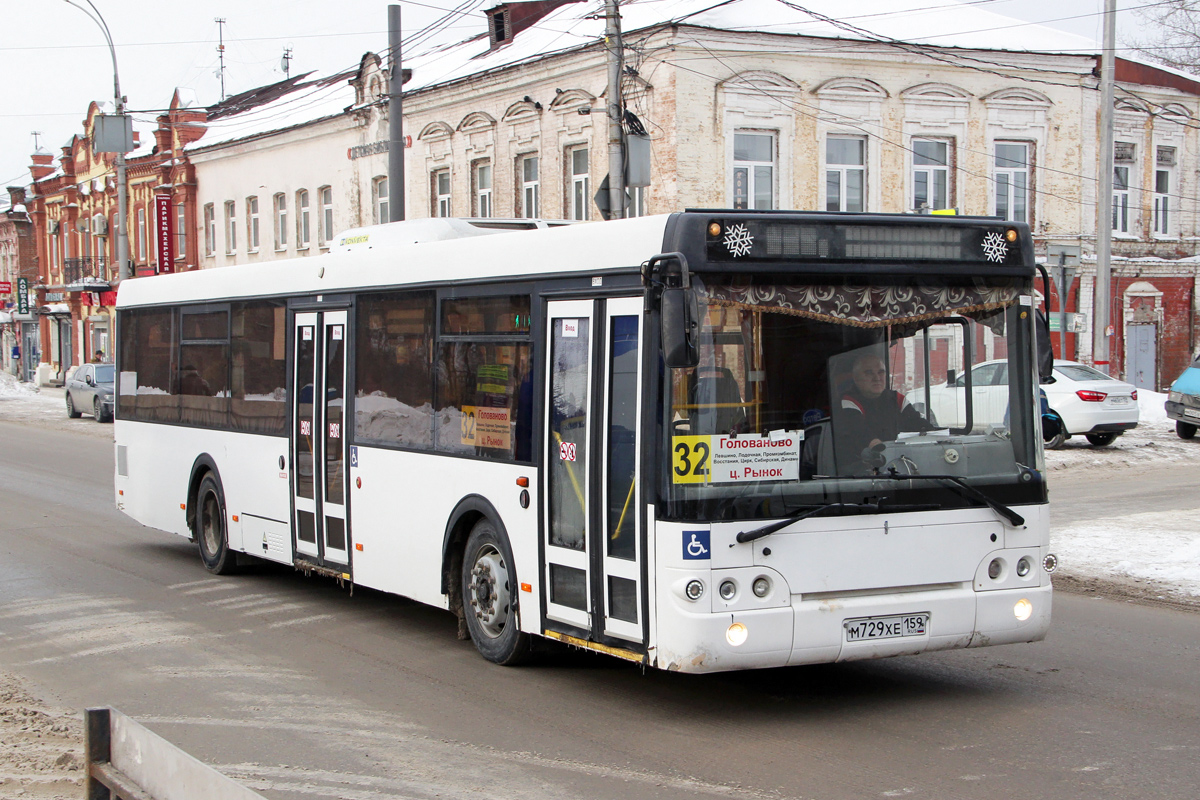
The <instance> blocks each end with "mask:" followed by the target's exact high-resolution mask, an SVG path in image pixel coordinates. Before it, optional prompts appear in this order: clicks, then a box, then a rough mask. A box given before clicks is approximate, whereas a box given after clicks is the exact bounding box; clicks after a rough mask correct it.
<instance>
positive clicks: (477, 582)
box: [462, 519, 530, 666]
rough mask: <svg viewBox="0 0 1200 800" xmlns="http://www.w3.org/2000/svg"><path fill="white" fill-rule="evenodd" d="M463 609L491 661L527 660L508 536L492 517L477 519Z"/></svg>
mask: <svg viewBox="0 0 1200 800" xmlns="http://www.w3.org/2000/svg"><path fill="white" fill-rule="evenodd" d="M462 597H463V613H464V614H465V615H466V617H467V630H468V631H470V633H471V640H472V641H473V642H475V648H476V649H477V650H479V652H480V654H481V655H482V656H483V657H484V658H486V659H487V660H488V661H492V662H494V663H496V664H503V665H505V666H511V665H515V664H519V663H521V662H522V661H525V660H526V659H527V658H528V656H529V652H530V640H529V634H527V633H522V632H521V631H520V629H519V627H518V624H517V580H516V572H515V570H514V569H513V559H512V550H511V548H510V547H509V545H508V539H507V537H506V536H505V535H504V534H503V533H501V532H500V531H498V530H497V529H496V526H495V525H494V524H493V523H492V522H491V520H487V519H482V520H480V521H479V522H477V523H475V527H474V528H472V529H471V535H470V536H468V537H467V547H466V551H465V552H464V553H463V568H462Z"/></svg>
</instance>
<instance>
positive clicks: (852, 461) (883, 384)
mask: <svg viewBox="0 0 1200 800" xmlns="http://www.w3.org/2000/svg"><path fill="white" fill-rule="evenodd" d="M850 377H851V381H852V382H851V384H850V385H849V386H847V387H846V388H845V390H844V391H843V392H842V396H841V397H840V398H839V399H838V402H837V404H836V405H835V408H834V414H833V427H834V431H835V433H834V441H835V442H836V443H837V448H836V453H837V463H838V465H839V468H840V470H839V471H842V472H862V471H863V470H864V469H865V468H867V467H868V466H870V463H869V460H868V458H867V456H868V455H869V454H868V453H867V452H866V451H868V450H869V449H870V448H872V447H874V446H875V445H877V444H880V443H881V442H890V441H895V439H896V438H897V437H898V436H899V434H900V432H901V431H928V430H933V426H932V425H930V424H929V423H928V422H926V420H925V418H924V417H923V416H921V414H920V412H919V411H917V409H915V408H914V407H913V406H912V405H911V404H909V402H908V400H907V399H906V398H905V397H904V395H902V394H900V393H899V392H897V391H895V390H893V389H889V388H887V369H886V368H885V367H884V364H883V359H881V358H880V357H879V356H877V355H874V354H873V353H864V354H862V355H860V356H858V358H856V359H854V366H853V368H852V369H851V373H850Z"/></svg>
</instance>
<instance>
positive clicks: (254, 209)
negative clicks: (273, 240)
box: [246, 196, 262, 253]
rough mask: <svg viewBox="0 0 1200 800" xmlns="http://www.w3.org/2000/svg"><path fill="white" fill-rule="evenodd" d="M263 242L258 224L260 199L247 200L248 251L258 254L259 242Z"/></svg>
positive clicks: (250, 198) (249, 198)
mask: <svg viewBox="0 0 1200 800" xmlns="http://www.w3.org/2000/svg"><path fill="white" fill-rule="evenodd" d="M261 240H262V237H261V232H260V230H259V222H258V198H257V197H253V196H251V197H247V198H246V249H247V250H249V251H250V252H251V253H257V252H258V245H259V242H260V241H261Z"/></svg>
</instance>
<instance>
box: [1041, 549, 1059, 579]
mask: <svg viewBox="0 0 1200 800" xmlns="http://www.w3.org/2000/svg"><path fill="white" fill-rule="evenodd" d="M1042 569H1044V570H1046V573H1047V574H1049V573H1051V572H1054V570H1056V569H1058V556H1056V555H1054V553H1047V554H1046V557H1045V558H1043V559H1042Z"/></svg>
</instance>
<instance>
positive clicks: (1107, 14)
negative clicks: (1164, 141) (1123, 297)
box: [1092, 0, 1117, 374]
mask: <svg viewBox="0 0 1200 800" xmlns="http://www.w3.org/2000/svg"><path fill="white" fill-rule="evenodd" d="M1116 48H1117V0H1105V2H1104V52H1103V53H1102V54H1101V56H1100V157H1099V162H1100V163H1099V165H1098V168H1099V170H1100V188H1099V194H1098V196H1097V198H1096V287H1095V297H1094V301H1095V305H1094V307H1093V312H1092V317H1093V321H1094V324H1093V325H1092V363H1093V364H1094V365H1095V367H1096V369H1098V370H1100V371H1101V372H1104V373H1106V374H1109V373H1110V367H1109V352H1108V351H1109V337H1108V327H1109V319H1108V312H1109V309H1110V308H1111V307H1112V300H1111V298H1110V297H1109V295H1110V294H1111V292H1112V289H1111V285H1110V284H1111V271H1110V270H1111V263H1110V262H1111V261H1112V227H1113V219H1112V215H1113V193H1112V192H1113V79H1114V77H1115V75H1116Z"/></svg>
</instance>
